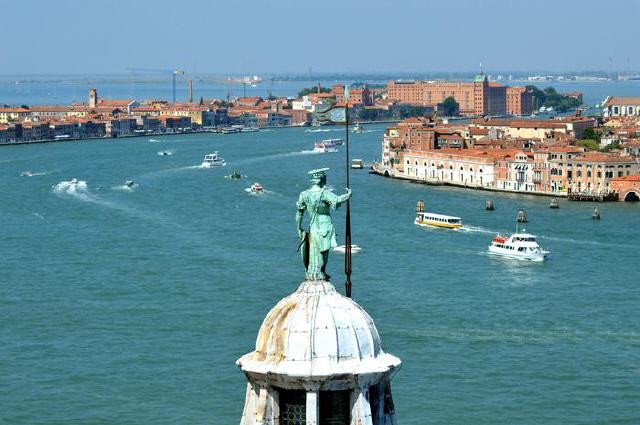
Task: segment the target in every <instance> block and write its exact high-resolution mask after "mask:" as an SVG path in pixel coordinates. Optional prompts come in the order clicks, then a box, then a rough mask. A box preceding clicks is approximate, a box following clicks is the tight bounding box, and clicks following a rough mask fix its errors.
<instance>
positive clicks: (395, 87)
mask: <svg viewBox="0 0 640 425" xmlns="http://www.w3.org/2000/svg"><path fill="white" fill-rule="evenodd" d="M448 97H453V98H454V99H455V100H456V102H458V105H459V106H460V113H461V114H464V115H505V114H506V113H507V88H506V87H505V86H503V85H501V84H498V83H493V82H491V83H490V82H489V81H488V79H487V77H486V76H485V75H478V76H477V77H476V78H475V80H474V81H473V82H465V81H411V82H405V81H389V83H387V98H388V99H390V100H394V101H398V102H402V103H409V104H411V105H419V106H429V107H436V105H438V103H442V102H443V101H444V100H445V99H446V98H448Z"/></svg>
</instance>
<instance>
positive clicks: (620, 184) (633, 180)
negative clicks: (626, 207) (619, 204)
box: [609, 174, 640, 202]
mask: <svg viewBox="0 0 640 425" xmlns="http://www.w3.org/2000/svg"><path fill="white" fill-rule="evenodd" d="M609 184H610V187H611V190H612V191H613V192H616V193H617V194H618V200H619V201H625V202H638V201H640V174H630V175H628V176H624V177H616V178H613V179H611V181H610V182H609Z"/></svg>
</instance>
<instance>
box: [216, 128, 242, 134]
mask: <svg viewBox="0 0 640 425" xmlns="http://www.w3.org/2000/svg"><path fill="white" fill-rule="evenodd" d="M220 132H221V133H223V134H232V133H240V129H239V128H235V127H222V129H221V130H220Z"/></svg>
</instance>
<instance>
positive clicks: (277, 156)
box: [233, 150, 324, 166]
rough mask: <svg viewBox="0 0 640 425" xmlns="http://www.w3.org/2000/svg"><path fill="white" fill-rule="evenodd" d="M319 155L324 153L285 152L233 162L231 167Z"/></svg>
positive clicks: (311, 151)
mask: <svg viewBox="0 0 640 425" xmlns="http://www.w3.org/2000/svg"><path fill="white" fill-rule="evenodd" d="M320 153H324V152H316V151H313V150H310V151H298V152H287V153H277V154H274V155H265V156H258V157H255V158H248V159H245V160H241V161H235V162H234V163H233V165H234V166H235V165H246V164H255V163H256V162H262V161H268V160H271V159H280V158H289V157H292V156H299V155H317V154H320Z"/></svg>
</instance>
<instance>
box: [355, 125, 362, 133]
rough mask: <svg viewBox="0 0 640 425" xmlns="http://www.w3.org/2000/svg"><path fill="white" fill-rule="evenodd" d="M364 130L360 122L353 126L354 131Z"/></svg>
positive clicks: (360, 131)
mask: <svg viewBox="0 0 640 425" xmlns="http://www.w3.org/2000/svg"><path fill="white" fill-rule="evenodd" d="M363 131H364V128H363V127H362V126H361V125H360V124H356V125H354V126H353V132H354V133H362V132H363Z"/></svg>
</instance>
